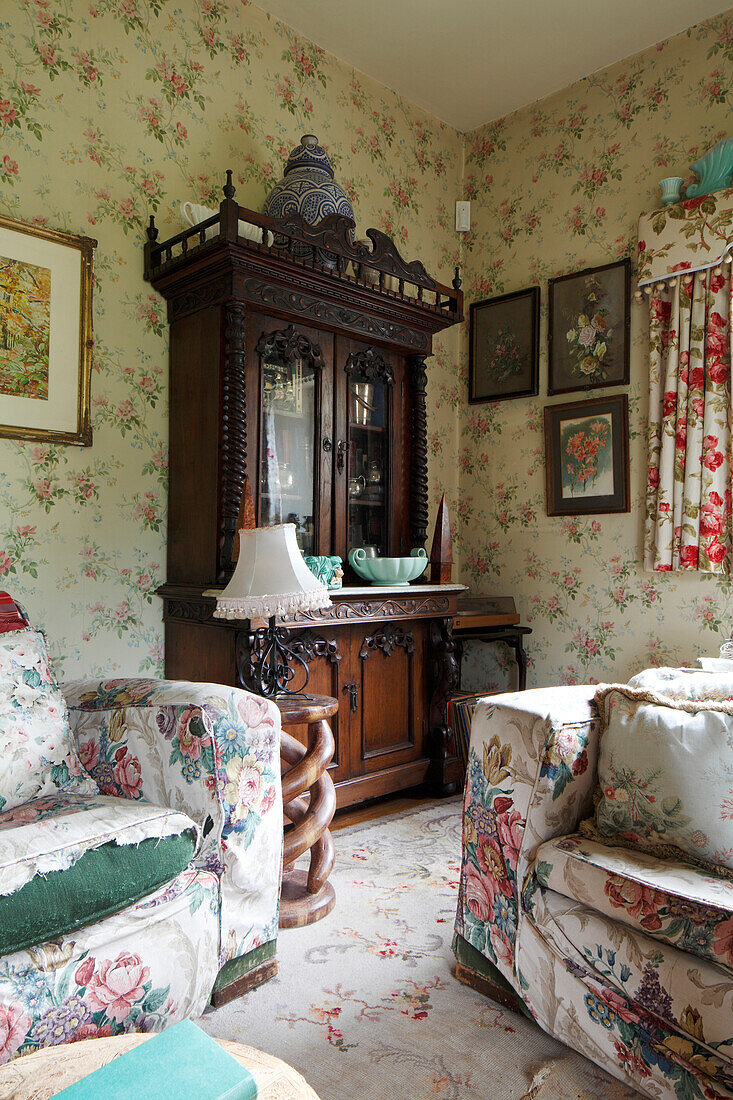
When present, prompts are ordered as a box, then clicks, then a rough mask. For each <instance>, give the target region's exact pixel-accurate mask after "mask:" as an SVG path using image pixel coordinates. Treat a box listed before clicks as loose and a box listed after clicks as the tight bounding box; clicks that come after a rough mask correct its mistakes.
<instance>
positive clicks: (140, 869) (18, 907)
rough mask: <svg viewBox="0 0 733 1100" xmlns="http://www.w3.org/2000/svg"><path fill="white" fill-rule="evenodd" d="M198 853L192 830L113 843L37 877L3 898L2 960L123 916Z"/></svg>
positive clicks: (0, 902)
mask: <svg viewBox="0 0 733 1100" xmlns="http://www.w3.org/2000/svg"><path fill="white" fill-rule="evenodd" d="M195 847H196V837H195V834H194V832H193V830H192V829H189V830H187V831H186V832H184V833H181V834H180V835H178V836H167V837H163V838H162V839H158V838H157V837H153V838H151V839H149V840H143V841H141V842H140V844H119V845H118V844H117V843H116V842H115V841H111V842H110V843H109V844H103V845H102V846H101V847H100V848H93V849H92V850H90V851H88V852H85V853H84V855H83V856H80V857H79V859H77V861H76V863H74V864H73V865H72V866H71V867H68V868H66V870H63V871H51V872H49V874H47V875H36V876H35V878H32V879H31V881H30V882H27V883H26V884H25V886H22V887H21V888H20V890H16V891H15V893H14V894H7V895H6V896H4V897H0V955H9V954H10V953H11V952H12V951H20V950H22V949H23V948H24V947H34V946H36V945H37V944H39V943H45V942H46V940H54V939H58V937H59V936H63V935H64V934H65V933H66V932H73V930H74V929H75V928H80V927H82V925H85V924H94V923H95V922H96V921H98V920H101V919H102V918H103V917H108V916H110V915H111V914H112V913H119V912H120V910H121V909H124V908H126V906H128V905H132V904H133V903H134V902H136V901H139V900H140V898H144V897H145V896H146V894H152V893H153V892H154V891H155V890H157V889H158V888H159V887H161V886H164V885H165V884H166V883H167V882H170V881H171V879H174V878H175V877H176V875H179V874H180V873H181V871H183V870H184V869H185V868H186V867H187V866H188V865H189V863H190V862H191V859H192V858H193V853H194V851H195Z"/></svg>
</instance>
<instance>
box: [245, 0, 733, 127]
mask: <svg viewBox="0 0 733 1100" xmlns="http://www.w3.org/2000/svg"><path fill="white" fill-rule="evenodd" d="M257 3H258V4H259V6H260V7H262V8H264V10H265V11H268V12H270V13H271V14H272V15H274V16H276V17H277V18H278V19H281V20H283V22H285V23H287V24H289V25H290V26H291V27H293V28H294V29H295V30H297V31H299V32H300V33H301V34H303V35H305V36H306V37H307V38H309V39H311V40H312V41H313V42H316V43H317V44H318V45H319V46H322V47H323V48H324V49H325V50H328V52H329V53H332V54H335V55H336V57H340V58H341V59H342V60H343V61H347V62H348V63H349V64H350V65H353V66H354V67H355V68H357V69H360V70H361V71H362V72H364V73H367V74H368V75H369V76H372V77H375V78H376V79H377V80H380V81H381V82H382V83H383V84H386V85H387V86H388V87H389V88H392V89H393V90H394V91H396V92H398V93H399V94H400V95H402V96H404V97H405V98H406V99H408V100H410V101H411V102H412V103H415V104H417V105H418V106H420V107H422V108H424V109H425V110H426V111H429V112H430V114H432V115H435V116H437V117H438V118H440V119H442V120H443V121H444V122H448V123H450V125H451V126H454V127H455V128H456V129H458V130H471V129H473V128H474V127H476V126H480V125H481V124H482V123H484V122H489V121H490V120H491V119H495V118H500V117H501V116H502V115H506V114H508V113H509V112H510V111H514V110H516V109H517V108H519V107H522V106H524V105H525V104H527V103H532V102H533V101H534V100H536V99H542V98H544V96H547V95H550V94H551V93H552V92H555V91H558V90H559V89H560V88H565V87H566V86H567V85H568V84H572V83H573V82H574V81H575V80H579V79H580V78H581V77H584V76H588V75H589V74H590V73H593V72H595V71H596V70H597V69H602V68H604V67H605V66H607V65H611V64H613V63H614V62H615V61H621V60H622V59H623V58H625V57H629V56H630V55H631V54H634V53H637V52H638V51H639V50H643V49H645V48H646V47H647V46H651V45H653V44H654V43H655V42H660V41H661V40H662V39H664V38H668V37H669V36H670V35H673V34H677V33H678V32H679V31H684V30H686V29H687V28H688V27H690V26H693V25H694V24H695V23H699V22H701V21H702V20H704V19H708V18H709V17H710V16H712V15H717V14H718V13H720V12H723V11H725V10H726V9H727V8H728V7H729V4H728V3H720V2H719V0H257ZM732 10H733V9H732Z"/></svg>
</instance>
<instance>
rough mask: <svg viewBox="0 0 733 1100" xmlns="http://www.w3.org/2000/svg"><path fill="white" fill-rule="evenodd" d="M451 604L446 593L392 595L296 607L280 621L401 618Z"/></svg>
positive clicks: (288, 623)
mask: <svg viewBox="0 0 733 1100" xmlns="http://www.w3.org/2000/svg"><path fill="white" fill-rule="evenodd" d="M449 606H450V600H449V598H448V596H417V597H412V596H407V597H398V598H391V599H376V600H363V601H361V602H357V601H354V602H353V603H352V602H351V601H349V602H348V603H346V602H344V603H336V602H334V603H333V604H332V606H331V607H320V608H317V609H316V610H315V611H298V612H297V613H296V614H295V615H292V616H288V617H287V618H286V619H284V620H283V625H284V626H286V627H288V628H290V629H292V628H293V627H294V626H297V625H298V624H299V623H306V622H323V623H341V622H343V621H344V620H353V619H366V620H369V619H376V620H379V619H400V618H403V617H407V616H412V615H441V614H444V613H445V612H446V611H447V610H448V608H449Z"/></svg>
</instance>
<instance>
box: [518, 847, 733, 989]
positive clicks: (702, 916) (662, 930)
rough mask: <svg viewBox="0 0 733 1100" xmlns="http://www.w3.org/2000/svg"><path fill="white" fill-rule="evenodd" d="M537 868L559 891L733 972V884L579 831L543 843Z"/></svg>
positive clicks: (542, 879)
mask: <svg viewBox="0 0 733 1100" xmlns="http://www.w3.org/2000/svg"><path fill="white" fill-rule="evenodd" d="M534 870H535V874H536V875H537V877H538V879H539V881H540V882H541V883H542V885H543V886H547V887H549V888H550V889H551V890H554V891H555V892H556V893H558V894H562V895H563V896H564V897H567V898H572V899H573V900H575V901H578V902H581V903H582V904H584V905H588V906H590V907H592V908H593V909H595V910H597V911H598V912H600V913H605V914H606V915H607V916H609V917H611V918H612V919H613V920H615V921H619V922H620V923H622V924H626V925H628V926H629V927H631V928H638V929H640V930H641V931H643V932H645V933H646V934H647V935H648V936H651V937H652V938H654V939H658V940H664V941H665V942H666V943H670V944H673V945H674V946H675V947H678V948H680V950H681V951H685V952H689V953H690V954H694V955H698V956H699V957H700V958H702V959H709V960H710V961H711V962H715V963H718V965H719V966H722V967H725V968H726V969H727V970H729V971H731V972H733V882H730V881H728V880H727V879H721V878H718V877H717V876H715V875H713V874H711V873H708V872H705V871H703V870H700V869H698V868H696V867H693V866H692V865H690V864H687V863H682V862H676V861H672V860H664V861H662V860H660V859H657V858H656V857H655V856H653V855H649V854H647V853H645V852H639V851H635V850H632V849H629V850H625V849H623V848H616V847H613V848H611V847H607V846H605V845H603V844H598V843H596V842H594V841H592V840H588V839H586V838H585V837H582V836H579V835H577V834H575V835H572V836H566V837H558V838H556V839H554V840H549V841H546V842H545V843H544V844H542V845H540V847H539V848H538V850H537V854H536V857H535V864H534Z"/></svg>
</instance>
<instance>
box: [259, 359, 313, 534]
mask: <svg viewBox="0 0 733 1100" xmlns="http://www.w3.org/2000/svg"><path fill="white" fill-rule="evenodd" d="M261 362H262V375H261V385H262V435H261V445H260V455H261V458H260V523H261V524H262V525H267V524H271V523H294V524H295V527H296V532H297V539H298V546H299V547H300V549H301V550H302V552H303V553H304V554H314V553H315V519H314V517H315V514H316V509H315V489H316V480H315V475H314V468H313V443H314V439H315V432H316V405H317V401H318V374H317V372H316V370H314V368H313V366H312V365H311V362H310V360H309V359H303V358H290V357H289V356H288V357H286V356H284V355H282V354H281V353H280V352H279V351H278V349H277V348H276V347H267V346H266V347H265V348H264V349H263V350H262V360H261Z"/></svg>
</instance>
